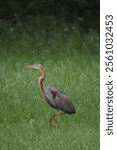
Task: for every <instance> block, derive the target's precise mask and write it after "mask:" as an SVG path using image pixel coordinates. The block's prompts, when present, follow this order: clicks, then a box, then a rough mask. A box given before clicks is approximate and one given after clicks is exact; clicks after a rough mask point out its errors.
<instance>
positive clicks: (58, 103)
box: [24, 64, 76, 127]
mask: <svg viewBox="0 0 117 150" xmlns="http://www.w3.org/2000/svg"><path fill="white" fill-rule="evenodd" d="M24 68H33V69H35V70H40V71H41V73H42V75H41V77H39V80H38V85H39V88H40V89H41V93H42V95H43V96H44V97H45V100H46V101H47V103H48V104H49V105H50V106H51V107H52V108H54V109H57V110H58V113H57V114H55V115H53V116H51V117H50V120H49V122H50V126H51V125H52V123H53V119H55V117H56V116H58V127H60V116H61V115H62V114H74V113H76V111H75V108H74V106H73V104H72V102H71V100H70V98H69V97H68V96H66V95H65V94H64V93H63V92H61V91H60V90H58V89H57V88H53V87H49V88H45V86H44V83H43V81H44V79H45V77H46V71H45V68H44V67H43V66H42V65H41V64H34V65H29V66H25V67H24Z"/></svg>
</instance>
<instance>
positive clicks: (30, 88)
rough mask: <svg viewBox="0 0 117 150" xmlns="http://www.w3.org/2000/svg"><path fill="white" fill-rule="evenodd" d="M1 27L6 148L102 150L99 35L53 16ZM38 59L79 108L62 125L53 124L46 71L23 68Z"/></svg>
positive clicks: (1, 117) (2, 145)
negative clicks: (42, 77) (45, 89)
mask: <svg viewBox="0 0 117 150" xmlns="http://www.w3.org/2000/svg"><path fill="white" fill-rule="evenodd" d="M0 28H1V29H2V30H1V35H0V149H1V150H36V149H37V150H46V149H47V150H68V149H70V150H99V35H98V33H96V32H95V31H89V32H87V33H86V34H85V33H83V32H81V31H80V28H79V26H78V24H65V23H64V24H60V23H59V22H58V21H56V20H55V19H53V18H51V17H50V18H49V17H47V18H38V17H35V18H29V19H28V20H25V21H24V22H19V23H18V24H17V25H16V26H15V27H12V28H11V27H10V26H9V24H8V23H4V24H3V23H0ZM34 63H39V64H40V63H41V64H42V65H43V66H44V67H45V68H46V71H47V78H46V80H45V84H46V86H56V87H58V88H60V89H61V90H62V91H64V92H65V93H66V94H67V95H68V96H69V97H70V98H71V100H72V102H73V104H74V106H75V108H76V114H75V115H70V116H69V115H64V116H62V117H61V127H60V129H58V128H57V123H56V124H55V125H54V126H53V127H49V123H48V121H49V116H50V115H51V114H54V113H56V111H55V110H53V109H52V108H50V107H49V106H48V105H47V103H46V101H44V98H43V97H42V96H41V94H40V91H39V89H38V85H37V80H38V77H39V76H40V73H38V72H35V71H34V70H27V69H24V68H23V66H24V65H29V64H34ZM27 72H30V73H27Z"/></svg>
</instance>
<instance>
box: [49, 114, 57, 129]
mask: <svg viewBox="0 0 117 150" xmlns="http://www.w3.org/2000/svg"><path fill="white" fill-rule="evenodd" d="M56 116H57V114H55V115H53V116H51V117H50V126H52V123H53V119H54V121H55V117H56Z"/></svg>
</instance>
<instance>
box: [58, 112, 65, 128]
mask: <svg viewBox="0 0 117 150" xmlns="http://www.w3.org/2000/svg"><path fill="white" fill-rule="evenodd" d="M63 114H65V113H64V112H60V111H58V128H60V118H61V115H63Z"/></svg>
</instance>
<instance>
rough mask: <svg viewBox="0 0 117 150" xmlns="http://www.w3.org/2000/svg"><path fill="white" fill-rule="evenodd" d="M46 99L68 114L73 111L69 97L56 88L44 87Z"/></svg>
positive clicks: (54, 106)
mask: <svg viewBox="0 0 117 150" xmlns="http://www.w3.org/2000/svg"><path fill="white" fill-rule="evenodd" d="M46 100H47V102H48V103H49V105H51V107H53V108H55V109H60V110H62V111H64V112H66V113H69V114H72V113H75V108H74V106H73V104H72V102H71V100H70V99H69V97H68V96H66V95H65V94H64V93H63V92H61V91H60V90H58V89H56V88H48V89H46Z"/></svg>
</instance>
